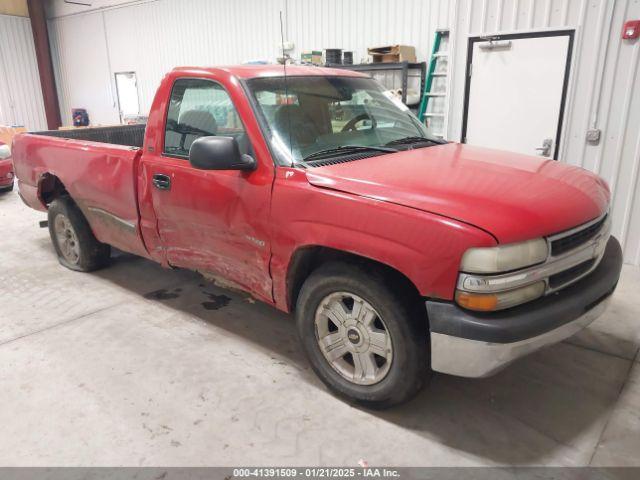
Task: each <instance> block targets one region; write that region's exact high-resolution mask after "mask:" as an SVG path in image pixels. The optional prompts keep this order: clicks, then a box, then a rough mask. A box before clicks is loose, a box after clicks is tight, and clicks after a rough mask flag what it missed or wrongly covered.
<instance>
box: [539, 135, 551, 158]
mask: <svg viewBox="0 0 640 480" xmlns="http://www.w3.org/2000/svg"><path fill="white" fill-rule="evenodd" d="M552 146H553V139H552V138H545V139H544V140H543V142H542V146H541V147H538V148H536V150H537V151H538V152H540V153H539V155H541V156H543V157H550V156H551V147H552Z"/></svg>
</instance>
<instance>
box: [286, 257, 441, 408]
mask: <svg viewBox="0 0 640 480" xmlns="http://www.w3.org/2000/svg"><path fill="white" fill-rule="evenodd" d="M296 316H297V324H298V332H299V335H300V338H301V341H302V344H303V346H304V349H305V352H306V354H307V356H308V358H309V360H310V362H311V366H312V367H313V369H314V371H315V372H316V373H317V374H318V376H319V377H320V378H321V379H322V381H323V382H324V383H325V384H326V385H327V386H328V387H329V388H330V389H331V390H332V391H333V392H334V393H336V394H338V395H339V396H341V397H343V398H346V399H348V400H351V401H354V402H356V403H358V404H360V405H363V406H366V407H371V408H388V407H391V406H393V405H396V404H398V403H402V402H404V401H406V400H408V399H409V398H411V397H412V396H413V395H415V394H416V393H417V392H418V391H419V390H420V388H421V387H422V385H423V384H424V382H425V380H426V377H427V372H428V371H429V368H428V337H427V329H426V318H416V316H415V309H414V308H412V305H410V301H409V300H407V299H406V298H404V296H402V295H400V294H399V293H396V292H395V291H394V290H391V289H389V288H387V286H386V285H385V281H384V278H383V277H382V276H381V275H376V274H375V272H370V271H366V272H365V270H364V269H363V268H361V267H359V266H355V265H350V264H344V263H334V264H328V265H325V266H323V267H320V268H319V269H318V270H316V271H315V272H313V273H312V274H311V276H310V277H309V278H308V279H307V280H306V281H305V283H304V285H303V286H302V289H301V291H300V295H299V297H298V301H297V307H296Z"/></svg>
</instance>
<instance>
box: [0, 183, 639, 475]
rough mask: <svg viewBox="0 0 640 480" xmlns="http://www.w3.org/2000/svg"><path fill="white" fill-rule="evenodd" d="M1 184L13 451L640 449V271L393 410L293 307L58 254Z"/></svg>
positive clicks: (8, 443) (252, 459) (409, 461)
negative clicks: (336, 366)
mask: <svg viewBox="0 0 640 480" xmlns="http://www.w3.org/2000/svg"><path fill="white" fill-rule="evenodd" d="M44 218H45V216H44V214H42V213H39V212H34V211H32V210H29V209H28V208H27V207H25V206H24V205H22V203H21V202H20V200H19V198H18V196H17V195H16V194H15V192H14V193H12V194H5V195H0V225H1V231H2V236H1V240H0V265H2V268H1V269H0V318H1V320H2V321H1V322H0V406H1V408H0V425H1V426H2V427H0V465H2V466H8V465H11V466H23V465H42V466H52V465H103V466H104V465H129V466H136V465H145V466H146V465H162V466H192V465H226V466H231V465H315V464H322V465H354V466H355V465H357V463H358V461H359V460H360V459H363V460H366V461H367V462H368V463H369V464H370V465H372V466H377V465H420V466H426V465H459V466H467V465H495V464H536V465H541V464H544V465H608V466H612V465H636V466H639V465H640V455H639V452H640V363H638V349H639V347H640V328H639V325H640V295H639V292H640V271H639V270H638V269H637V268H632V267H625V270H624V273H623V278H622V280H621V284H620V286H619V288H618V290H617V292H616V293H615V296H614V300H613V303H612V306H611V307H610V309H609V311H608V312H607V314H606V315H605V316H604V317H603V318H601V319H599V320H598V321H597V322H596V323H594V324H593V325H592V326H591V327H590V328H589V329H588V330H586V331H584V332H582V333H581V334H579V335H578V336H576V337H574V338H572V339H571V340H570V341H568V342H565V343H562V344H559V345H556V346H554V347H551V348H548V349H547V350H544V351H541V352H539V353H537V354H534V355H533V356H530V357H528V358H526V359H523V360H521V361H520V362H518V363H516V364H515V365H513V366H512V367H510V368H508V369H507V370H505V371H504V372H502V373H500V374H498V375H497V376H495V377H493V378H489V379H485V380H468V379H460V378H454V377H449V376H445V375H436V376H435V377H434V378H433V380H432V382H431V384H430V385H429V386H428V388H426V389H425V390H424V391H423V392H422V394H420V395H419V396H418V398H416V399H415V400H414V401H412V402H410V403H409V404H407V405H405V406H404V407H402V408H398V409H395V410H392V411H386V412H382V413H380V412H370V411H364V410H360V409H357V408H353V407H351V406H349V405H347V404H345V403H343V402H341V401H339V400H337V399H335V398H334V397H333V396H331V395H330V394H329V393H328V392H327V391H326V389H325V388H324V386H323V385H322V384H321V383H320V382H319V380H317V378H316V377H315V376H314V375H313V373H312V372H311V370H310V369H309V366H308V364H307V362H306V360H305V359H304V357H303V355H302V352H301V350H300V348H299V346H298V343H297V340H296V336H295V332H294V324H293V319H292V318H290V317H288V316H286V315H283V314H281V313H279V312H278V311H276V310H274V309H272V308H270V307H268V306H265V305H263V304H260V303H254V302H253V301H251V300H249V299H248V298H246V297H245V296H243V295H239V294H236V293H232V292H229V291H226V290H222V289H220V288H217V287H215V286H213V285H212V284H210V283H207V282H204V281H203V280H202V278H201V277H200V276H198V275H197V274H194V273H190V272H185V271H168V270H163V269H162V268H160V267H159V266H157V265H156V264H154V263H152V262H149V261H146V260H143V259H140V258H136V257H133V256H129V255H119V256H117V257H116V258H115V259H114V262H113V265H112V266H111V267H110V268H108V269H106V270H103V271H100V272H97V273H93V274H82V273H75V272H71V271H69V270H67V269H65V268H63V267H61V266H60V265H59V264H58V263H57V260H56V258H55V256H54V253H53V248H52V247H51V244H50V241H49V236H48V232H47V230H44V229H39V228H38V225H37V222H38V221H39V220H43V219H44Z"/></svg>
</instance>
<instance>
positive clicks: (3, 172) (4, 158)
mask: <svg viewBox="0 0 640 480" xmlns="http://www.w3.org/2000/svg"><path fill="white" fill-rule="evenodd" d="M11 190H13V162H12V161H11V149H9V145H7V144H6V143H4V142H2V141H0V192H9V191H11Z"/></svg>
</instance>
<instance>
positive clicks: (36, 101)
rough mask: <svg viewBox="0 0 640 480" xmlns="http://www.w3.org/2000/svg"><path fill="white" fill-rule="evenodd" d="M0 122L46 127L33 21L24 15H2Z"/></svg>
mask: <svg viewBox="0 0 640 480" xmlns="http://www.w3.org/2000/svg"><path fill="white" fill-rule="evenodd" d="M0 124H2V125H20V126H24V127H26V128H27V129H28V130H44V129H46V127H47V122H46V118H45V114H44V101H43V99H42V90H41V88H40V77H39V74H38V64H37V62H36V52H35V47H34V45H33V36H32V35H31V22H30V21H29V19H28V18H25V17H14V16H10V15H0Z"/></svg>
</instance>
